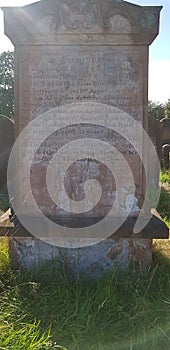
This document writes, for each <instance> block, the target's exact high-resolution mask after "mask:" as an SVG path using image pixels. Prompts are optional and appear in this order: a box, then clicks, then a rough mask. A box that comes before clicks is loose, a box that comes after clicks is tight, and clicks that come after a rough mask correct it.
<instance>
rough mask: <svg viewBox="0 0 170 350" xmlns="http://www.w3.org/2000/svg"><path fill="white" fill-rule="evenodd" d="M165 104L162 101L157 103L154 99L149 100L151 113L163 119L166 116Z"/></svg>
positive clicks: (154, 116)
mask: <svg viewBox="0 0 170 350" xmlns="http://www.w3.org/2000/svg"><path fill="white" fill-rule="evenodd" d="M164 108H165V106H164V105H163V104H162V103H159V102H158V103H156V102H153V101H148V112H149V114H150V115H151V116H152V117H153V118H155V119H157V120H161V119H163V118H165V109H164Z"/></svg>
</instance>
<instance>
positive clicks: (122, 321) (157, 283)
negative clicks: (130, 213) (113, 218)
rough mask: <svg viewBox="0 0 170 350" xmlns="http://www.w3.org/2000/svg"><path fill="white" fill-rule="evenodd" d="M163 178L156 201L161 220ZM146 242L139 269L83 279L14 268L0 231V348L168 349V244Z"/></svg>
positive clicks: (164, 192) (164, 210) (165, 210)
mask: <svg viewBox="0 0 170 350" xmlns="http://www.w3.org/2000/svg"><path fill="white" fill-rule="evenodd" d="M166 177H167V175H166ZM169 178H170V176H168V177H167V180H166V181H164V180H161V181H162V183H163V184H162V186H163V188H162V194H161V198H160V203H159V207H158V209H159V210H160V211H161V214H162V215H163V217H164V218H166V220H167V222H169V221H170V217H169V213H170V210H169V207H168V205H169ZM153 245H154V248H153V262H152V265H151V266H150V267H149V269H148V271H147V273H146V274H142V273H141V274H137V273H135V272H134V271H133V270H130V271H128V272H121V271H119V269H118V268H115V270H114V271H113V272H112V274H110V275H107V276H105V278H103V279H102V280H98V281H88V283H87V282H86V281H82V280H81V279H78V278H77V280H76V281H70V280H69V279H68V278H67V276H66V275H65V274H64V272H63V271H59V270H58V271H53V269H50V270H49V268H48V267H47V266H45V265H44V267H43V268H40V269H39V270H37V271H29V272H21V273H19V274H18V275H16V274H14V273H13V272H12V270H11V267H10V258H9V254H8V241H7V240H4V239H1V240H0V350H2V349H3V350H8V349H9V350H52V349H53V350H54V349H60V350H112V349H113V350H168V349H170V245H169V240H154V243H153Z"/></svg>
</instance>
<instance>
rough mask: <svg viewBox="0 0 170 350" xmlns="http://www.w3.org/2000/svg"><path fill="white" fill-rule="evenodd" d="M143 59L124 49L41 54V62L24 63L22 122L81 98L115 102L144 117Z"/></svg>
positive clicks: (22, 72) (136, 116)
mask: <svg viewBox="0 0 170 350" xmlns="http://www.w3.org/2000/svg"><path fill="white" fill-rule="evenodd" d="M141 60H142V58H141V57H140V52H137V51H136V52H135V51H134V50H133V54H132V53H131V52H130V51H129V50H125V49H124V53H123V50H121V49H120V48H115V49H114V50H110V51H108V50H107V51H103V52H102V51H95V52H91V53H90V52H87V51H85V52H82V51H77V52H76V51H75V52H73V51H71V52H66V53H65V54H63V53H62V52H61V53H60V52H58V54H57V55H56V54H55V51H53V52H51V53H50V52H49V53H46V54H44V55H42V58H41V59H40V61H39V62H35V63H30V64H29V65H28V62H27V63H26V64H23V66H22V71H21V76H22V79H23V80H24V82H27V83H24V84H22V86H23V90H22V91H21V101H22V104H21V108H22V111H21V113H22V115H23V117H22V121H21V122H23V124H25V121H24V120H25V118H26V119H27V122H28V120H29V119H30V117H31V119H33V118H35V117H36V116H37V115H39V114H41V113H43V112H45V111H47V110H49V109H51V108H54V107H57V106H60V105H64V104H67V103H73V102H81V101H97V102H100V103H105V104H109V105H113V106H116V107H118V108H120V109H122V110H125V111H127V113H129V114H131V115H132V116H133V117H134V118H135V119H138V120H141V119H142V94H141V88H140V84H142V79H143V78H142V62H141ZM30 61H31V58H30ZM26 66H27V67H26ZM28 66H29V67H28ZM140 79H141V83H140V82H139V80H140ZM28 96H30V99H28ZM26 106H27V107H26ZM27 113H28V115H29V117H27V115H26V114H27Z"/></svg>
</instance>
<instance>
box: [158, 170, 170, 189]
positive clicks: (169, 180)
mask: <svg viewBox="0 0 170 350" xmlns="http://www.w3.org/2000/svg"><path fill="white" fill-rule="evenodd" d="M160 182H161V183H162V184H167V185H169V186H170V172H169V171H168V170H165V171H162V172H161V174H160Z"/></svg>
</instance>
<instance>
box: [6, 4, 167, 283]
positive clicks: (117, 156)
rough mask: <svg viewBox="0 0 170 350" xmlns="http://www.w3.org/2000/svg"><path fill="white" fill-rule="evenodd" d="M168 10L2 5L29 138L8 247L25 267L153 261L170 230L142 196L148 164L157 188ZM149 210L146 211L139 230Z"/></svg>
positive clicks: (23, 145) (21, 128) (19, 121)
mask: <svg viewBox="0 0 170 350" xmlns="http://www.w3.org/2000/svg"><path fill="white" fill-rule="evenodd" d="M160 10H161V7H160V6H156V7H155V6H154V7H153V6H150V7H146V6H144V7H141V6H137V5H133V4H130V3H128V2H124V1H122V0H114V1H111V0H106V1H101V0H100V1H96V0H92V1H90V0H65V1H61V0H46V1H44V0H42V1H40V2H37V3H34V4H31V5H27V6H24V7H22V8H3V11H4V15H5V33H6V35H7V36H8V37H9V38H10V39H11V41H12V43H13V44H14V46H15V113H16V122H15V129H16V135H17V136H19V137H20V139H19V141H17V144H16V147H15V151H14V155H15V156H14V157H13V159H15V162H14V163H12V165H14V167H15V183H14V184H13V187H12V189H11V188H10V193H12V195H13V197H14V203H13V206H14V211H15V213H16V216H17V218H18V219H19V220H18V221H19V222H20V223H21V224H19V223H17V224H16V225H18V226H17V230H16V231H17V233H16V237H15V238H12V239H11V241H10V247H11V254H12V256H13V261H14V262H17V261H18V264H19V266H22V267H24V268H30V267H32V266H36V265H39V264H40V263H42V262H43V261H46V260H51V259H52V258H53V259H54V258H55V259H56V260H58V261H67V264H68V267H69V271H70V273H73V274H75V273H76V272H77V271H80V272H83V273H87V271H88V274H89V275H92V276H94V275H98V274H100V273H101V271H105V270H107V269H109V270H111V269H112V268H113V267H114V266H115V264H119V265H120V266H121V267H122V268H127V267H128V266H129V264H130V262H131V261H132V262H133V263H136V262H137V263H138V264H139V265H140V266H142V267H145V268H146V267H147V266H148V264H150V262H151V256H152V238H153V237H158V238H162V237H164V238H166V237H167V236H168V231H167V228H166V227H165V225H164V224H163V223H162V222H161V221H160V220H159V219H157V218H156V217H153V216H151V215H150V211H151V206H150V205H149V204H147V203H145V194H146V188H147V176H148V177H149V176H150V175H148V173H149V174H151V176H150V177H152V178H151V182H150V183H151V185H152V186H153V188H152V191H156V190H157V186H158V172H157V170H156V172H155V175H154V176H153V171H151V170H150V158H148V154H151V155H154V156H155V153H154V152H155V150H154V148H153V147H152V145H151V144H149V141H148V142H145V141H146V139H147V136H146V135H145V132H144V130H146V132H147V131H148V116H147V101H148V100H147V98H148V96H147V93H148V48H149V45H150V44H151V43H152V41H153V40H154V39H155V37H156V36H157V34H158V29H159V13H160ZM148 145H150V148H149V152H148ZM152 148H153V149H152ZM143 155H144V160H143V159H141V158H142V157H143ZM155 158H156V157H155ZM153 159H154V158H153ZM155 162H156V161H155ZM143 163H144V165H143ZM154 167H155V169H156V164H154V165H153V168H154ZM11 169H13V167H12V166H9V183H10V178H11V176H12V170H11ZM145 174H146V176H145ZM146 202H147V201H146ZM146 204H147V205H146ZM143 206H144V210H143V209H142V208H143ZM141 213H142V215H143V217H144V219H146V218H149V219H148V221H147V220H146V221H147V222H146V225H141V226H140V230H139V229H138V230H137V231H136V230H135V229H134V227H135V223H136V221H137V218H138V217H139V216H140V214H141ZM105 218H106V220H105ZM144 221H145V220H144ZM29 233H30V235H32V236H31V237H28V236H29ZM17 235H18V236H20V237H17ZM22 236H25V237H22ZM34 237H35V238H34Z"/></svg>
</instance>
